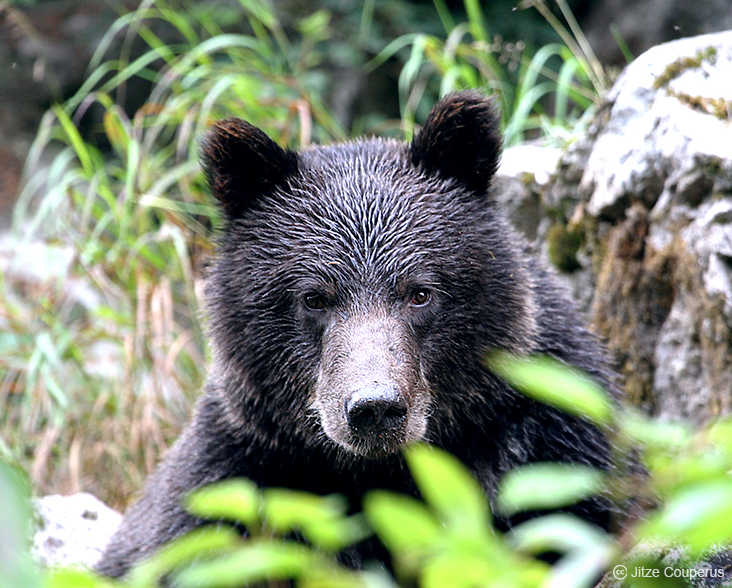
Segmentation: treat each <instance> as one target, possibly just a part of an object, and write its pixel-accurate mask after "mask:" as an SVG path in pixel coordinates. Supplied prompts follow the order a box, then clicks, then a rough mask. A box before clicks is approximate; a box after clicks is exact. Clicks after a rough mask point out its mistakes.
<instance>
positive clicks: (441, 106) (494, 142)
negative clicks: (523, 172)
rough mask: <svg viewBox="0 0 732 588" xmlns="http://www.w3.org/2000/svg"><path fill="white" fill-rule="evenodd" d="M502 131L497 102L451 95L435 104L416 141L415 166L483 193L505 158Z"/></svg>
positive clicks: (473, 94) (475, 94)
mask: <svg viewBox="0 0 732 588" xmlns="http://www.w3.org/2000/svg"><path fill="white" fill-rule="evenodd" d="M500 128H501V125H500V117H499V116H498V113H497V112H496V109H495V108H494V106H493V100H491V99H490V98H488V97H487V96H484V95H482V94H479V93H478V92H474V91H464V92H457V93H455V94H450V95H448V96H446V97H445V98H443V99H442V100H440V102H438V103H437V104H436V105H435V107H434V108H433V109H432V111H431V112H430V114H429V116H428V117H427V121H426V122H425V124H424V126H423V127H422V130H421V131H420V132H419V134H418V135H417V136H416V137H415V138H414V140H413V141H412V144H411V145H410V155H411V158H412V163H413V164H414V165H417V166H420V165H421V166H422V167H423V168H425V169H427V170H429V171H436V172H439V173H440V174H441V175H443V176H444V177H448V178H454V179H456V180H458V181H459V182H461V183H462V184H463V186H465V187H466V188H467V189H468V190H470V191H471V192H474V193H476V194H483V193H485V192H486V190H487V189H488V185H489V183H490V180H491V178H492V177H493V174H494V173H495V171H496V168H497V167H498V160H499V158H500V156H501V132H500Z"/></svg>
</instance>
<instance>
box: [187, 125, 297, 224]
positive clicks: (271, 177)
mask: <svg viewBox="0 0 732 588" xmlns="http://www.w3.org/2000/svg"><path fill="white" fill-rule="evenodd" d="M201 163H202V166H203V171H204V173H205V174H206V178H207V179H208V183H209V185H210V187H211V191H212V192H213V195H214V196H215V197H216V199H217V200H218V201H219V203H220V204H221V206H222V207H223V210H224V212H225V213H226V215H227V216H228V217H229V218H236V217H237V216H239V215H241V213H242V212H244V211H245V210H246V209H247V208H248V207H249V205H250V204H251V203H252V202H253V201H254V200H255V199H256V198H258V197H259V196H262V195H266V194H268V193H271V192H272V191H273V190H274V189H275V188H276V187H277V186H279V185H281V184H283V183H284V182H285V180H286V179H287V178H288V177H289V176H291V175H292V174H294V173H295V172H297V165H298V159H297V154H296V153H295V152H294V151H290V150H285V149H282V148H281V147H280V146H279V145H277V143H275V142H274V141H273V140H272V139H270V138H269V137H268V136H267V135H265V134H264V132H262V131H261V130H260V129H258V128H257V127H255V126H253V125H250V124H249V123H248V122H246V121H243V120H241V119H238V118H230V119H226V120H222V121H219V122H217V123H216V124H215V125H214V126H213V128H212V129H211V131H209V133H208V134H207V135H206V136H205V137H204V139H203V141H202V142H201Z"/></svg>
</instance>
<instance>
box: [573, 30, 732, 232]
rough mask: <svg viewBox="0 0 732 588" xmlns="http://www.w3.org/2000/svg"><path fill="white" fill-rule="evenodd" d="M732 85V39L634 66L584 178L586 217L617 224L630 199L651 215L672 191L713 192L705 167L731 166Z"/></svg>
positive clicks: (678, 48) (661, 50) (672, 46)
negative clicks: (731, 114)
mask: <svg viewBox="0 0 732 588" xmlns="http://www.w3.org/2000/svg"><path fill="white" fill-rule="evenodd" d="M731 78H732V31H728V32H724V33H718V34H713V35H704V36H701V37H694V38H690V39H681V40H679V41H674V42H672V43H667V44H665V45H660V46H658V47H654V48H653V49H651V50H649V51H647V52H646V53H644V54H643V55H641V56H640V57H639V58H638V59H637V60H636V61H634V62H633V63H632V64H631V65H630V66H629V67H628V68H627V69H626V70H625V71H624V72H623V74H621V76H620V78H619V79H618V81H617V82H616V84H615V86H614V87H613V89H612V90H611V91H610V93H609V95H608V97H607V100H608V102H609V103H610V104H611V105H612V107H611V111H610V114H609V121H608V123H607V125H606V127H605V129H604V131H603V132H602V134H601V135H600V136H599V137H598V139H597V141H596V142H595V144H594V146H593V149H592V153H591V155H590V157H589V160H588V162H587V167H586V168H585V171H584V173H583V176H582V180H581V183H580V188H581V189H582V190H583V191H585V192H587V193H590V194H591V197H590V201H589V204H588V212H589V213H590V214H592V215H593V216H599V217H604V218H607V219H609V220H615V219H618V218H620V217H621V216H622V213H623V211H624V210H625V209H626V208H627V207H628V205H629V204H630V200H631V199H639V200H640V201H641V202H642V203H643V204H644V205H645V206H646V207H647V208H649V209H650V208H652V207H653V206H654V205H655V204H656V202H657V201H658V200H659V197H660V196H661V194H662V192H664V190H669V189H673V190H674V191H676V192H679V193H680V195H681V197H682V198H687V199H688V198H690V197H691V199H692V201H694V200H696V201H698V200H699V199H700V198H701V197H702V196H703V192H704V190H705V189H706V190H708V189H709V188H710V187H711V185H709V178H708V177H707V176H706V175H705V174H703V173H702V171H703V167H704V166H705V165H709V164H711V163H712V162H714V161H717V162H720V161H723V160H725V161H730V160H732V128H730V125H729V121H728V118H727V117H726V116H725V115H724V112H723V111H724V109H725V108H726V106H725V105H724V104H723V102H724V100H725V99H726V98H729V96H730V84H729V80H730V79H731ZM669 180H670V181H669ZM679 184H681V190H679Z"/></svg>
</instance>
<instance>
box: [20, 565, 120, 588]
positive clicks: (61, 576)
mask: <svg viewBox="0 0 732 588" xmlns="http://www.w3.org/2000/svg"><path fill="white" fill-rule="evenodd" d="M20 586H21V585H18V588H20ZM119 586H121V584H120V582H118V581H114V580H110V579H109V578H104V577H101V576H98V575H97V574H95V573H94V572H91V571H89V570H82V569H76V568H63V569H51V570H49V571H48V573H46V575H45V576H44V578H43V588H113V587H119Z"/></svg>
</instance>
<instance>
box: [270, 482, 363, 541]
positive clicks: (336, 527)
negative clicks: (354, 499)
mask: <svg viewBox="0 0 732 588" xmlns="http://www.w3.org/2000/svg"><path fill="white" fill-rule="evenodd" d="M347 511H348V503H347V502H346V500H345V498H344V497H343V496H339V495H336V494H333V495H330V496H316V495H313V494H309V493H307V492H298V491H295V490H287V489H282V488H272V489H267V490H265V494H264V512H265V515H264V518H265V522H266V524H267V526H268V527H269V528H271V529H272V530H274V531H276V532H278V533H280V534H285V533H289V532H291V531H295V530H297V531H301V532H302V534H303V535H304V536H305V537H306V538H307V539H308V540H310V541H312V542H313V543H314V544H315V545H317V546H318V547H321V548H323V549H325V550H328V551H338V550H340V549H343V548H344V547H346V546H347V545H350V544H351V543H354V542H356V541H360V540H361V539H364V538H365V537H367V536H368V535H369V534H370V531H369V530H368V528H367V527H366V525H365V523H364V521H363V518H362V517H361V516H352V517H347V516H346V513H347Z"/></svg>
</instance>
